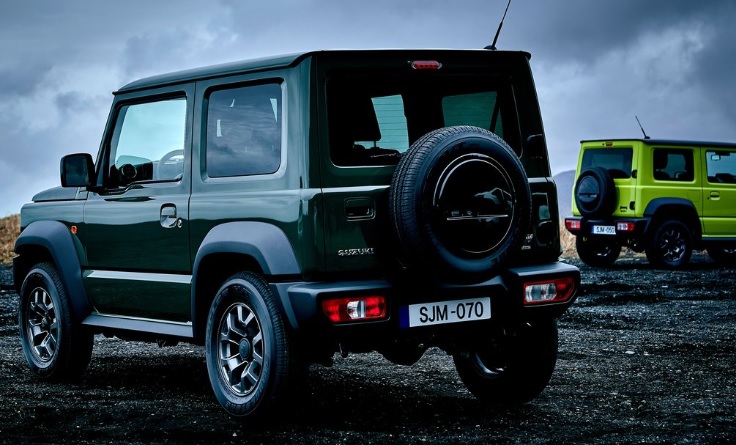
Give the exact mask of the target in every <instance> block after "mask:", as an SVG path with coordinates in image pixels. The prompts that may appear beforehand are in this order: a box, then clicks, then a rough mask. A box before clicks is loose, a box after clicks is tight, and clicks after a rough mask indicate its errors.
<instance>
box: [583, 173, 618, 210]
mask: <svg viewBox="0 0 736 445" xmlns="http://www.w3.org/2000/svg"><path fill="white" fill-rule="evenodd" d="M617 201H618V199H617V197H616V185H615V184H614V183H613V177H612V176H611V174H610V173H609V172H608V170H606V169H605V168H601V167H592V168H589V169H587V170H584V171H583V172H582V173H580V176H578V180H577V181H575V205H576V206H577V207H578V210H579V211H580V214H581V215H583V216H585V217H587V218H605V217H607V216H611V215H612V214H613V212H614V210H615V209H616V203H617Z"/></svg>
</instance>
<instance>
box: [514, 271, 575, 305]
mask: <svg viewBox="0 0 736 445" xmlns="http://www.w3.org/2000/svg"><path fill="white" fill-rule="evenodd" d="M574 293H575V280H574V279H573V278H572V277H564V278H553V279H550V280H545V281H531V282H527V283H524V304H525V305H534V304H545V303H562V302H565V301H567V300H569V299H570V298H571V297H572V296H573V294H574Z"/></svg>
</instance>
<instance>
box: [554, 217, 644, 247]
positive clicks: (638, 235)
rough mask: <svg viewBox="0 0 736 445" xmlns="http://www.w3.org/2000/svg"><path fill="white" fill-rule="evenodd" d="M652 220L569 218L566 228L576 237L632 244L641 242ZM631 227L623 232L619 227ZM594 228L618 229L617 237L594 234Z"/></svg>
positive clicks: (566, 220) (566, 221)
mask: <svg viewBox="0 0 736 445" xmlns="http://www.w3.org/2000/svg"><path fill="white" fill-rule="evenodd" d="M650 221H651V220H650V218H608V219H587V218H582V217H575V216H568V217H567V218H565V228H566V229H567V231H568V232H570V233H572V234H573V235H575V236H580V235H584V236H586V237H596V238H601V239H607V240H616V241H617V242H619V243H620V244H630V243H629V241H632V240H633V241H637V242H639V241H640V240H641V239H642V238H643V237H644V234H645V233H646V232H647V229H648V228H649V222H650ZM624 224H625V225H626V226H627V227H630V228H629V229H626V230H621V229H620V228H619V225H624ZM594 226H609V227H611V226H612V227H615V228H616V234H615V235H608V234H606V235H603V234H596V233H593V227H594Z"/></svg>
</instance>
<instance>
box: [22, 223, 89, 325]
mask: <svg viewBox="0 0 736 445" xmlns="http://www.w3.org/2000/svg"><path fill="white" fill-rule="evenodd" d="M78 244H79V242H78V240H76V238H75V237H74V235H72V234H71V232H70V231H69V228H68V227H67V226H66V225H64V224H62V223H61V222H59V221H36V222H33V223H31V224H29V225H28V227H26V228H25V229H24V230H23V232H21V234H20V236H18V239H17V240H16V241H15V252H16V253H17V254H18V256H17V257H16V258H15V259H14V260H13V280H14V282H15V289H16V291H17V292H18V294H20V290H21V287H22V284H23V280H24V279H25V277H26V275H27V274H28V272H29V271H30V270H31V268H33V266H34V265H35V264H36V263H38V262H41V261H47V260H48V259H50V260H51V261H52V262H53V263H54V266H55V267H56V270H57V271H58V272H59V275H60V276H61V281H62V283H63V284H64V287H65V288H66V292H67V295H68V296H69V304H70V305H71V308H72V315H73V316H74V320H75V321H76V322H81V321H82V320H83V319H84V318H85V317H86V316H87V315H89V313H90V311H91V306H90V305H89V300H88V299H87V291H86V290H85V288H84V282H83V280H82V267H81V263H80V261H79V254H78V250H77V245H78Z"/></svg>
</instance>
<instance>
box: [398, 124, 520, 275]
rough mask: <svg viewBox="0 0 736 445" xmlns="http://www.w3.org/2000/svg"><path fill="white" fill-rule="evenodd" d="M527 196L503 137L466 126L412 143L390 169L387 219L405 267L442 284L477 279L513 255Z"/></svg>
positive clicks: (513, 156) (437, 131) (424, 137)
mask: <svg viewBox="0 0 736 445" xmlns="http://www.w3.org/2000/svg"><path fill="white" fill-rule="evenodd" d="M530 215H531V193H530V190H529V183H528V179H527V177H526V174H525V172H524V168H523V167H522V165H521V162H520V161H519V159H518V157H517V156H516V154H515V153H514V151H513V150H512V149H511V148H510V147H509V146H508V145H507V144H506V142H504V140H503V139H501V138H500V137H498V136H497V135H495V134H493V133H491V132H490V131H487V130H484V129H481V128H478V127H471V126H457V127H445V128H440V129H438V130H435V131H432V132H430V133H428V134H426V135H424V136H423V137H421V138H420V139H418V140H417V141H416V142H414V144H412V146H411V147H410V149H409V151H407V152H406V153H405V154H404V155H403V156H402V159H401V161H400V162H399V164H398V165H397V167H396V170H395V173H394V177H393V180H392V182H391V188H390V192H389V218H390V223H391V226H392V228H393V230H394V231H395V234H396V237H397V239H398V243H399V245H400V246H401V251H402V257H403V258H402V259H403V260H404V262H405V263H408V264H409V266H410V267H412V266H414V267H415V268H416V270H422V271H424V272H426V271H428V270H429V271H431V272H432V273H434V274H436V275H437V276H438V277H441V278H443V279H445V280H448V281H455V282H469V281H482V280H484V279H487V278H489V277H491V276H493V275H494V274H495V273H496V272H497V271H498V270H499V268H500V267H501V266H502V265H504V264H505V263H506V262H507V261H508V260H509V259H510V258H511V257H512V255H513V254H514V253H515V252H518V251H519V250H520V249H521V245H522V243H523V241H524V237H525V235H526V234H527V232H528V231H529V224H530Z"/></svg>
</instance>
